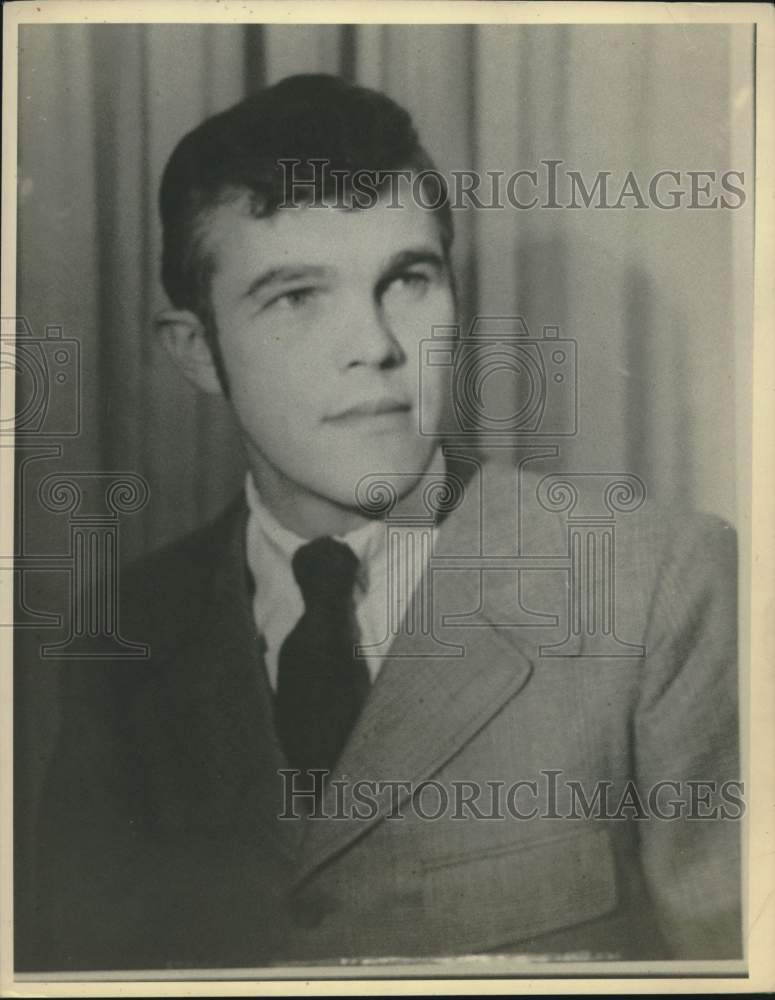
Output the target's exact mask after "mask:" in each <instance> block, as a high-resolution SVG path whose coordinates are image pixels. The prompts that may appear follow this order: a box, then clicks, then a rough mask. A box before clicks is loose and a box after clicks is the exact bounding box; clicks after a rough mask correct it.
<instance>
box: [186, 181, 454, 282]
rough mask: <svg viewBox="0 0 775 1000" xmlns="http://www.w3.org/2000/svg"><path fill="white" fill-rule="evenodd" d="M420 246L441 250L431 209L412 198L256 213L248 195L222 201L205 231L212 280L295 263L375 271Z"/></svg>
mask: <svg viewBox="0 0 775 1000" xmlns="http://www.w3.org/2000/svg"><path fill="white" fill-rule="evenodd" d="M420 248H425V249H434V250H436V251H437V252H438V253H441V250H442V247H441V237H440V234H439V227H438V224H437V221H436V219H435V217H434V214H433V212H431V211H429V210H427V209H424V208H421V207H420V206H419V205H416V204H414V203H409V204H406V205H402V206H401V207H390V205H389V204H388V203H387V202H386V201H385V200H384V199H380V200H379V201H378V202H377V203H376V204H375V205H374V206H373V207H371V208H364V209H356V210H344V209H337V208H332V207H329V206H325V207H320V208H312V207H310V206H303V207H301V208H281V209H278V210H277V211H276V212H275V213H274V214H273V215H271V216H268V217H266V218H256V217H255V216H254V215H253V214H252V213H251V210H250V202H249V198H248V196H247V195H245V196H241V197H240V198H238V199H235V200H234V201H230V202H228V203H226V204H222V205H219V206H218V207H217V208H216V209H215V210H214V211H213V212H212V214H211V216H210V218H209V220H208V224H207V227H206V235H205V249H206V251H207V252H208V253H209V254H210V255H211V256H212V260H213V279H214V280H216V279H219V280H220V282H221V283H223V282H228V283H229V284H230V283H231V281H232V280H233V281H236V282H239V280H240V279H241V278H244V277H249V278H252V276H254V275H255V272H256V268H260V269H261V270H264V269H266V268H272V267H281V266H289V265H295V264H299V265H302V264H310V265H315V266H325V267H329V268H332V269H338V268H342V269H346V270H348V271H372V270H377V269H379V267H380V266H382V265H383V264H384V263H386V262H387V261H388V260H389V259H390V258H391V257H392V256H394V255H395V254H396V253H400V252H401V251H403V250H409V249H420Z"/></svg>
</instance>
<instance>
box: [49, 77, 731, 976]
mask: <svg viewBox="0 0 775 1000" xmlns="http://www.w3.org/2000/svg"><path fill="white" fill-rule="evenodd" d="M322 164H325V169H323V167H322ZM431 168H432V164H431V162H430V160H429V159H428V157H427V154H426V153H425V152H424V151H423V149H422V147H421V146H420V145H419V143H418V140H417V137H416V135H415V132H414V130H413V128H412V126H411V122H410V120H409V117H408V115H407V114H406V113H405V112H404V111H403V110H402V109H400V108H398V107H397V106H396V105H395V104H394V103H393V102H391V101H390V100H388V99H387V98H386V97H384V96H383V95H380V94H377V93H375V92H372V91H368V90H365V89H361V88H357V87H353V86H350V85H349V84H346V83H344V82H343V81H340V80H337V79H335V78H331V77H323V76H301V77H293V78H289V79H287V80H285V81H282V82H281V83H279V84H277V85H276V86H274V87H272V88H269V89H267V90H264V91H263V92H261V93H260V94H258V95H257V96H255V97H252V98H250V99H248V100H246V101H245V102H243V103H241V104H240V105H237V106H236V107H235V108H233V109H231V110H230V111H227V112H225V113H224V114H221V115H218V116H216V117H215V118H212V119H210V120H208V121H206V122H205V123H204V124H203V125H202V126H200V127H199V128H198V129H196V130H194V132H192V133H191V134H189V135H188V136H186V137H185V138H184V139H183V140H182V142H181V143H180V144H179V146H178V147H177V149H176V150H175V152H174V154H173V156H172V158H171V160H170V162H169V164H168V166H167V170H166V173H165V176H164V180H163V184H162V192H161V210H162V219H163V224H164V262H163V278H164V284H165V288H166V290H167V292H168V295H169V298H170V302H171V307H170V308H169V309H168V310H166V311H165V312H164V313H163V314H162V315H161V316H160V317H159V321H158V328H159V333H160V335H161V336H162V337H163V338H164V340H165V342H166V344H167V346H168V347H169V349H170V351H171V352H172V354H173V356H174V357H175V358H176V360H177V361H178V362H179V364H180V367H181V368H182V369H183V371H184V373H185V375H186V376H187V377H188V378H189V379H191V380H192V381H193V382H194V383H195V384H196V385H197V386H199V387H200V388H201V389H203V390H204V391H206V392H211V393H222V394H224V395H225V396H226V397H227V399H228V402H229V405H230V407H231V410H232V412H233V414H234V418H235V420H236V421H237V423H238V425H239V428H240V432H241V435H242V439H243V441H244V446H245V454H246V458H247V465H248V475H247V479H246V488H245V492H244V495H241V496H240V497H238V498H237V499H236V500H235V502H234V503H233V504H232V505H231V507H230V508H229V509H228V510H227V511H226V512H224V514H223V515H222V516H221V517H220V518H218V519H217V520H216V521H215V522H214V523H213V524H210V525H207V526H205V527H204V528H202V529H200V530H199V531H197V532H196V533H195V534H193V535H191V536H189V537H187V538H184V539H182V540H181V541H179V542H177V543H175V544H173V545H172V546H170V547H168V548H167V549H165V550H164V551H162V552H160V553H157V554H154V555H152V556H150V557H148V558H146V559H145V560H144V561H142V562H141V563H140V564H139V565H138V566H136V567H135V568H134V569H133V570H132V571H131V572H130V573H128V574H127V575H126V577H125V588H124V596H123V601H122V616H123V621H124V634H125V635H127V636H131V638H132V639H134V640H137V641H142V642H146V643H147V644H148V645H149V648H150V656H149V659H148V661H147V662H145V663H143V664H142V666H140V667H138V666H137V665H131V666H130V665H127V664H126V663H121V662H120V661H119V662H115V663H106V662H100V663H94V664H84V665H79V666H78V667H77V668H73V667H72V666H67V667H65V668H64V683H63V703H64V717H65V721H64V725H63V731H62V736H61V740H60V746H59V749H58V752H57V754H56V756H55V760H54V763H53V766H52V770H51V774H50V776H49V781H48V785H47V793H46V796H45V803H44V810H43V815H42V818H41V824H40V837H39V845H38V847H39V867H38V880H39V893H38V899H39V914H40V943H39V950H38V953H37V957H35V958H33V959H32V960H31V965H33V966H35V967H37V968H43V967H48V968H63V969H93V968H137V967H143V968H155V967H165V966H166V967H197V966H200V967H201V966H205V967H206V966H220V967H237V966H243V967H244V966H248V967H250V966H261V965H266V964H270V963H281V964H282V963H291V962H303V963H307V964H312V963H326V962H336V961H337V960H339V959H352V958H360V959H364V958H369V957H385V956H410V957H411V956H434V955H456V954H466V953H475V952H486V951H499V952H509V953H517V954H533V955H537V956H545V957H546V956H548V957H552V956H554V957H558V956H562V957H567V956H569V955H571V956H577V957H582V958H583V957H587V958H619V959H639V960H645V959H668V958H687V959H688V958H700V959H717V958H721V957H736V956H738V955H740V949H741V945H740V916H739V870H738V869H739V860H738V858H739V829H738V824H737V823H736V822H735V818H736V817H739V814H740V811H741V810H740V793H739V786H735V785H734V782H735V781H736V779H738V778H739V775H738V772H737V762H736V760H737V758H736V754H737V729H736V724H737V710H736V695H737V687H736V675H735V638H734V636H735V628H736V612H735V584H734V579H735V555H734V540H733V536H732V532H731V531H730V530H729V529H728V528H727V527H726V526H725V525H723V524H722V523H721V522H719V521H717V520H716V519H713V518H710V517H697V518H695V517H683V518H677V517H676V518H672V519H665V518H662V517H659V518H657V517H653V516H650V515H646V514H638V515H633V516H632V517H630V518H629V519H628V518H623V519H622V525H621V530H620V531H619V533H618V535H617V550H616V557H615V562H616V577H615V581H616V594H615V598H616V627H615V629H614V627H613V624H612V623H611V622H609V623H608V625H607V627H606V629H605V630H604V632H605V637H606V639H605V642H606V643H607V645H606V644H604V645H596V644H595V641H593V639H594V635H593V633H595V629H594V628H591V627H590V628H588V629H586V631H585V629H583V628H580V627H577V623H576V622H575V619H574V620H573V621H572V620H571V619H573V616H574V614H575V610H574V609H575V608H576V605H575V604H574V603H573V601H569V596H568V595H569V586H570V584H569V578H570V577H572V576H573V573H572V572H569V571H568V568H567V566H565V564H562V565H560V564H561V562H562V559H563V553H565V552H566V548H567V539H568V529H567V524H566V522H565V520H563V519H562V518H561V517H560V516H559V515H558V514H556V513H551V512H548V509H549V508H551V507H552V505H553V503H554V501H555V500H556V493H552V491H551V489H549V492H548V493H547V492H546V489H548V487H547V486H546V484H545V483H544V484H543V487H546V489H544V493H543V494H542V488H543V487H542V484H541V483H536V482H534V481H533V479H532V478H530V477H523V476H521V474H520V475H519V476H518V475H517V471H516V470H515V469H514V468H506V467H500V468H498V467H492V466H490V465H488V464H486V463H481V462H478V461H477V460H476V459H474V458H471V457H470V456H466V455H465V454H463V453H461V452H460V450H459V449H458V450H457V451H456V450H455V449H448V448H444V447H442V446H440V444H439V441H440V433H441V431H442V430H443V429H444V428H445V427H446V426H447V423H446V421H447V420H448V418H449V408H450V399H449V398H448V397H449V388H450V365H451V363H452V362H451V360H449V359H448V360H447V362H446V363H437V364H425V363H424V360H423V359H424V358H425V357H426V356H425V354H424V353H423V342H424V341H426V340H427V339H428V338H429V337H430V336H431V332H432V330H433V328H434V327H449V326H450V325H452V324H454V322H455V318H456V302H455V291H454V281H453V277H452V274H451V268H450V244H451V240H452V220H451V215H450V211H449V209H448V207H447V206H446V204H445V203H444V202H443V200H439V202H438V204H437V205H436V207H435V208H434V209H429V208H428V207H426V206H427V205H428V204H436V200H435V199H434V197H433V194H434V192H433V190H431V188H432V187H433V184H434V183H436V182H435V180H434V177H433V175H432V173H428V171H430V169H431ZM401 172H404V176H407V175H408V177H409V178H410V180H412V181H416V180H417V179H418V178H419V179H420V181H421V183H420V185H419V187H416V186H415V187H413V186H411V185H410V188H409V191H412V190H414V191H415V193H416V192H417V191H423V192H424V194H425V195H427V197H423V198H418V197H414V198H411V197H406V193H407V192H406V189H404V197H403V198H401V197H397V196H396V189H395V182H396V179H397V178H399V177H400V175H401ZM423 172H426V173H425V174H423ZM423 178H424V179H423ZM436 193H438V192H436ZM451 402H452V404H454V403H455V400H452V401H451ZM520 472H521V466H520ZM515 490H516V493H517V494H518V495H519V502H518V503H517V505H516V507H515ZM542 495H543V496H544V500H545V501H546V502H544V504H543V507H542V506H541V505H540V504H536V502H535V500H536V497H537V496H538V497H540V496H542ZM531 504H532V506H531ZM554 505H555V506H557V504H556V503H554ZM608 537H611V538H612V536H608ZM485 543H486V546H485ZM483 546H485V547H486V550H487V553H489V555H488V559H489V561H487V560H483V557H482V554H483V551H484V549H483ZM493 553H494V555H493ZM600 553H601V557H600V561H599V563H592V562H588V563H587V565H588V566H589V567H590V569H589V574H590V575H589V577H588V579H587V585H588V586H589V587H590V590H589V591H588V592H587V597H586V598H585V600H587V604H586V605H585V607H586V608H587V612H588V613H589V609H590V608H591V607H592V604H593V603H594V602H592V598H591V596H589V595H590V594H591V593H592V592H593V591H595V592H596V588H597V587H598V582H599V578H600V576H601V573H602V572H603V562H604V560H605V558H607V555H606V553H608V554H609V555H610V556H611V558H613V553H612V552H610V553H609V552H608V550H607V549H605V548H603V549H601V550H600ZM498 558H502V560H503V561H502V562H500V563H499V562H498ZM518 558H523V559H525V560H527V561H523V562H522V563H519V562H518V561H517V560H518ZM530 558H533V559H534V560H536V559H539V558H543V559H544V563H543V564H542V565H543V568H541V566H538V571H534V570H535V566H533V568H532V569H531V568H530V567H529V565H528V563H529V560H530ZM509 560H511V562H509ZM547 560H548V562H547ZM552 560H554V562H552ZM574 565H575V564H574ZM558 567H559V568H558ZM519 568H521V569H523V570H524V572H521V573H520V574H519V577H517V575H516V569H519ZM517 580H519V582H518V583H517ZM610 599H611V595H610V594H608V595H607V596H606V598H605V600H606V601H610ZM590 602H592V603H590ZM607 607H609V605H608V604H606V605H605V606H601V613H603V614H605V613H606V608H607ZM526 608H531V609H533V611H530V612H528V611H526V610H525V609H526ZM520 615H522V618H521V619H520ZM423 616H425V617H423ZM585 620H586V622H587V624H589V622H590V621H591V619H590V618H589V617H588V618H587V619H585ZM547 623H548V625H547ZM617 636H619V637H621V640H624V641H620V639H619V638H617ZM612 649H614V650H615V655H612V652H611V650H612ZM603 800H604V801H603ZM644 804H645V805H644Z"/></svg>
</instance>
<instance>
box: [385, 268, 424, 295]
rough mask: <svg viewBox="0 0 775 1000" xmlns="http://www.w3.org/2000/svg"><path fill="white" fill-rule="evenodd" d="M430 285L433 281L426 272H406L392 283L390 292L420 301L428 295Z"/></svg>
mask: <svg viewBox="0 0 775 1000" xmlns="http://www.w3.org/2000/svg"><path fill="white" fill-rule="evenodd" d="M430 283H431V280H430V278H429V277H428V275H427V274H426V273H425V272H424V271H404V273H403V274H399V275H398V276H397V277H396V278H394V279H393V281H391V283H390V287H389V288H388V292H391V291H397V292H398V293H399V294H400V293H403V294H404V295H409V296H410V297H412V298H415V299H418V298H421V297H422V296H423V295H424V294H425V293H426V291H427V290H428V286H429V285H430Z"/></svg>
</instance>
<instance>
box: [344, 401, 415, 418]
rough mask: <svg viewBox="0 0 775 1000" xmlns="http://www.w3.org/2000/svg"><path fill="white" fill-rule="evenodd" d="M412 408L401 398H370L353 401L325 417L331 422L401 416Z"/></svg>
mask: <svg viewBox="0 0 775 1000" xmlns="http://www.w3.org/2000/svg"><path fill="white" fill-rule="evenodd" d="M411 409H412V406H411V404H410V403H407V402H404V401H403V400H401V399H369V400H364V402H362V403H353V405H352V406H348V407H347V409H345V410H340V411H339V412H338V413H334V414H332V415H331V416H329V417H326V418H325V419H326V421H327V422H330V423H349V422H352V421H357V420H367V419H369V418H370V417H381V416H388V415H393V416H399V415H400V414H402V413H409V412H410V411H411Z"/></svg>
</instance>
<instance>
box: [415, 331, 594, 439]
mask: <svg viewBox="0 0 775 1000" xmlns="http://www.w3.org/2000/svg"><path fill="white" fill-rule="evenodd" d="M439 369H442V373H441V378H442V381H443V383H444V386H445V388H446V390H447V392H448V395H449V399H450V401H451V407H450V411H449V412H448V414H447V415H446V417H445V418H444V419H443V420H442V421H441V424H440V425H439V426H437V425H436V424H434V425H433V426H430V425H428V423H427V420H425V419H424V417H423V414H424V413H425V412H426V411H425V409H424V407H423V393H424V392H428V390H429V387H430V385H431V384H432V385H433V386H434V388H435V387H436V386H437V385H438V381H439V376H440V372H439ZM419 413H420V433H421V434H424V435H426V436H433V437H444V438H447V439H449V438H450V437H454V436H463V437H467V436H472V435H477V436H478V435H481V434H486V435H488V436H495V437H497V438H499V439H500V438H504V437H508V438H515V437H516V438H520V439H521V438H525V437H569V436H573V435H575V434H576V431H577V425H578V405H577V372H576V341H575V340H572V339H569V338H564V337H560V330H559V327H557V326H544V327H543V328H542V333H541V336H540V337H532V336H531V335H530V331H529V330H528V327H527V324H526V323H525V320H524V319H523V318H522V317H521V316H477V317H475V319H474V320H473V322H472V323H471V326H470V329H469V331H468V333H467V334H463V335H461V330H460V327H459V326H435V327H433V330H432V332H431V336H430V337H429V338H427V339H426V340H423V341H422V342H421V344H420V406H419Z"/></svg>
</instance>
